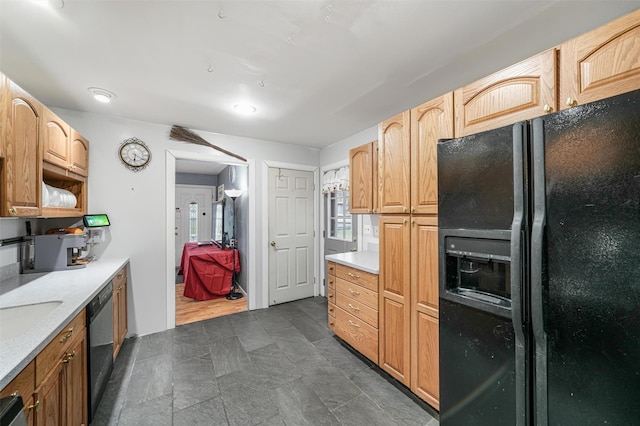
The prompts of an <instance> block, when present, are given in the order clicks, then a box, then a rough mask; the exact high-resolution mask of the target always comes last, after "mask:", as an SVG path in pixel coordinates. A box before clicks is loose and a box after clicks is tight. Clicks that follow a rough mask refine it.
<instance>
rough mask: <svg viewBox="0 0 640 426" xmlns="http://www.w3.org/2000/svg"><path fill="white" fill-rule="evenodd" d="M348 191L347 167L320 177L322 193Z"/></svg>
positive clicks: (330, 171)
mask: <svg viewBox="0 0 640 426" xmlns="http://www.w3.org/2000/svg"><path fill="white" fill-rule="evenodd" d="M348 190H349V166H344V167H341V168H339V169H335V170H329V171H327V172H325V173H324V175H322V193H323V194H327V193H329V192H336V191H348Z"/></svg>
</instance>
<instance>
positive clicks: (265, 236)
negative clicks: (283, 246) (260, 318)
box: [249, 160, 321, 309]
mask: <svg viewBox="0 0 640 426" xmlns="http://www.w3.org/2000/svg"><path fill="white" fill-rule="evenodd" d="M277 167H279V168H281V169H290V170H300V171H304V172H313V187H314V188H313V222H314V224H313V232H314V237H313V249H314V250H315V251H316V255H315V256H313V258H314V260H313V276H314V278H316V277H320V273H319V269H320V262H319V256H318V255H317V253H320V251H319V249H320V247H319V244H318V241H319V240H321V238H319V235H320V220H319V218H318V216H319V211H320V210H319V198H318V193H319V190H320V173H319V168H318V167H317V166H307V165H305V164H294V163H281V162H278V161H267V160H264V167H262V193H263V194H266V196H264V197H262V211H263V212H268V211H269V168H277ZM268 216H269V215H262V241H264V243H265V244H268V243H269V217H268ZM254 242H255V241H254ZM262 276H263V277H268V276H269V250H268V248H264V249H263V251H262ZM319 288H320V279H316V280H315V283H314V284H313V295H314V296H317V295H318V294H319V292H318V289H319ZM264 289H265V291H263V293H262V297H261V306H263V307H265V308H268V307H269V283H268V282H266V283H265V285H264ZM249 306H251V305H249ZM250 309H251V308H250Z"/></svg>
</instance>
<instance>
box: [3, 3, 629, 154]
mask: <svg viewBox="0 0 640 426" xmlns="http://www.w3.org/2000/svg"><path fill="white" fill-rule="evenodd" d="M50 2H51V3H54V4H57V6H61V5H62V6H63V7H61V8H60V7H55V6H54V7H41V6H40V5H37V4H36V1H35V0H0V70H2V71H3V72H4V73H5V74H7V75H8V76H9V77H10V78H11V79H13V80H14V81H16V82H17V83H18V84H20V85H21V86H22V87H23V88H24V89H25V90H27V91H28V92H30V93H31V94H32V95H34V96H35V97H36V98H37V99H39V100H40V101H41V102H43V103H44V104H45V105H47V106H48V107H61V108H67V109H73V110H80V111H89V112H94V113H99V114H107V115H113V116H119V117H125V118H129V119H134V120H142V121H148V122H154V123H161V124H166V125H172V124H178V125H182V126H185V127H188V128H190V129H193V130H201V131H210V132H215V133H223V134H230V135H237V136H244V137H251V138H256V139H264V140H271V141H276V142H283V143H290V144H299V145H304V146H308V147H315V148H323V147H326V146H328V145H330V144H332V143H335V142H337V141H339V140H341V139H343V138H345V137H348V136H350V135H353V134H355V133H357V132H359V131H361V130H364V129H366V128H369V127H371V126H373V125H375V124H376V123H378V122H379V121H381V120H383V119H385V118H388V117H390V116H392V115H395V114H397V113H398V112H400V111H403V110H406V109H409V108H411V107H413V106H415V105H418V104H420V103H422V102H424V101H427V100H429V99H431V98H433V97H436V96H439V95H441V94H442V93H445V92H447V91H450V90H452V89H454V88H456V87H459V86H461V85H463V84H466V83H468V82H471V81H473V80H475V79H477V78H480V77H482V76H484V75H487V74H489V73H491V72H493V71H496V70H499V69H501V68H503V67H505V66H508V65H510V64H512V63H515V62H518V61H520V60H522V59H524V58H527V57H528V56H531V55H533V54H535V53H538V52H540V51H542V50H545V49H547V48H549V47H552V46H554V45H556V44H558V43H560V42H562V41H564V40H567V39H569V38H572V37H574V36H576V35H579V34H582V33H584V32H586V31H588V30H590V29H593V28H595V27H597V26H599V25H601V24H603V23H605V22H608V21H610V20H612V19H614V18H616V17H618V16H621V15H623V14H626V13H628V12H630V11H632V10H634V9H636V8H638V7H640V1H582V2H571V1H518V0H516V1H478V0H476V1H455V0H447V1H433V0H432V1H429V0H425V1H418V0H413V1H409V0H375V1H374V0H371V1H367V0H357V1H355V0H351V1H350V0H322V1H316V0H306V1H301V0H298V1H203V0H201V1H189V0H172V1H144V0H137V1H135V0H130V1H116V0H64V2H63V1H62V0H50ZM89 87H99V88H103V89H107V90H109V91H111V92H113V93H115V95H116V96H117V97H116V98H114V99H113V101H112V102H111V103H109V104H101V103H98V102H96V101H95V100H94V99H93V98H92V97H91V96H90V94H89V92H88V88H89ZM239 102H249V103H251V104H252V105H254V106H255V107H256V109H257V110H256V113H255V114H253V115H250V116H243V115H238V114H237V113H236V112H235V111H234V110H233V105H234V104H237V103H239ZM211 142H214V141H211ZM214 143H215V142H214Z"/></svg>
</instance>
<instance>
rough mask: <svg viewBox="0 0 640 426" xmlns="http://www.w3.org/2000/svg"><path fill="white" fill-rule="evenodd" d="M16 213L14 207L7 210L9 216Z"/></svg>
mask: <svg viewBox="0 0 640 426" xmlns="http://www.w3.org/2000/svg"><path fill="white" fill-rule="evenodd" d="M16 213H18V210H16V209H15V207H10V208H9V214H16Z"/></svg>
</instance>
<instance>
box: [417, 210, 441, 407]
mask: <svg viewBox="0 0 640 426" xmlns="http://www.w3.org/2000/svg"><path fill="white" fill-rule="evenodd" d="M411 390H412V391H413V393H415V394H416V395H418V396H419V397H420V398H422V399H423V400H425V401H426V402H428V403H429V404H430V405H432V406H433V407H434V408H436V409H439V406H440V404H439V394H440V377H439V342H438V218H437V217H436V216H417V217H413V218H412V219H411Z"/></svg>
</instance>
